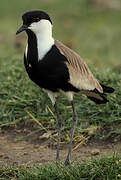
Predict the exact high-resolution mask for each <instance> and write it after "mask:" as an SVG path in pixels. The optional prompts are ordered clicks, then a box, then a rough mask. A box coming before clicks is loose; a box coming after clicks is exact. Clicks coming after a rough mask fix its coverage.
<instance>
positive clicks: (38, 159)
mask: <svg viewBox="0 0 121 180" xmlns="http://www.w3.org/2000/svg"><path fill="white" fill-rule="evenodd" d="M27 133H28V131H27ZM27 133H25V134H27ZM25 134H24V133H23V131H21V130H19V129H16V130H15V129H9V130H8V129H4V130H2V131H1V133H0V167H1V166H19V165H23V164H26V165H28V166H31V165H34V164H36V165H37V164H42V163H45V162H55V157H56V147H55V145H52V144H53V143H52V142H50V140H48V139H46V138H45V139H44V140H41V138H40V137H41V136H40V135H38V133H34V134H33V135H32V134H31V136H28V137H27V138H25V139H23V140H22V137H23V135H25ZM16 139H21V140H19V141H18V140H17V141H16ZM115 152H118V153H119V154H121V142H120V141H118V142H113V143H112V142H109V141H105V142H104V141H96V140H95V141H94V140H93V141H89V142H88V143H87V144H86V145H83V146H82V147H80V148H79V149H77V150H75V151H73V152H72V161H73V160H75V159H78V160H82V159H90V158H92V157H94V156H96V157H98V156H101V155H111V154H113V153H115ZM60 155H61V161H62V162H63V161H64V159H65V157H66V155H67V145H63V146H62V147H61V150H60Z"/></svg>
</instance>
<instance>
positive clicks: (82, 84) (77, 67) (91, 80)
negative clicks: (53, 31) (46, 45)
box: [55, 40, 103, 93]
mask: <svg viewBox="0 0 121 180" xmlns="http://www.w3.org/2000/svg"><path fill="white" fill-rule="evenodd" d="M55 45H56V47H57V48H58V49H59V50H60V52H61V54H63V55H64V56H65V57H66V58H67V59H68V62H66V65H67V67H68V69H69V74H70V81H69V82H70V83H71V84H72V85H73V86H75V87H76V88H78V89H80V90H94V89H95V88H96V89H97V90H98V91H99V92H100V93H103V89H102V87H101V85H100V84H99V82H98V81H97V79H96V78H95V77H94V76H93V74H92V73H91V71H90V70H89V68H88V66H87V64H86V63H85V62H84V61H83V60H82V59H81V58H80V56H79V55H78V54H77V53H75V52H74V51H73V50H71V49H70V48H68V47H67V46H65V45H64V44H63V43H61V42H60V41H58V40H55Z"/></svg>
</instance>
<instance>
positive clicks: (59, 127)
mask: <svg viewBox="0 0 121 180" xmlns="http://www.w3.org/2000/svg"><path fill="white" fill-rule="evenodd" d="M54 108H55V112H56V116H57V121H58V142H57V153H56V162H57V161H59V150H60V140H61V137H60V136H61V126H62V119H61V116H60V114H59V111H58V108H57V104H56V102H55V104H54Z"/></svg>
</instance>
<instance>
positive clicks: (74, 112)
mask: <svg viewBox="0 0 121 180" xmlns="http://www.w3.org/2000/svg"><path fill="white" fill-rule="evenodd" d="M71 105H72V110H73V127H72V132H71V135H70V143H69V148H68V154H67V158H66V161H65V163H64V164H65V166H67V165H69V161H70V156H71V150H72V142H73V136H74V131H75V128H76V124H77V119H78V116H77V112H76V109H75V107H74V103H73V101H72V102H71Z"/></svg>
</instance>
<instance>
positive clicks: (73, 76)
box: [16, 11, 114, 165]
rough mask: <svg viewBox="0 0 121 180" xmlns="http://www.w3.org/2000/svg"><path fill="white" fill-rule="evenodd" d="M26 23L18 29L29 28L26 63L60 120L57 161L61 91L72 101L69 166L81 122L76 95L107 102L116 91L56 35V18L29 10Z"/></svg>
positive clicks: (25, 17) (27, 30)
mask: <svg viewBox="0 0 121 180" xmlns="http://www.w3.org/2000/svg"><path fill="white" fill-rule="evenodd" d="M22 19H23V25H22V26H21V27H20V29H19V30H18V31H17V32H16V34H19V33H20V32H22V31H26V33H27V35H28V44H27V46H26V50H25V53H24V65H25V68H26V71H27V73H28V75H29V77H30V79H31V80H32V81H33V82H35V83H36V84H37V85H38V86H39V87H40V88H42V89H43V90H44V91H45V92H47V94H48V96H49V98H50V99H51V101H52V104H53V106H54V108H55V112H56V115H57V120H58V143H57V155H56V160H59V146H60V134H61V126H62V120H61V117H60V114H59V111H58V108H57V104H56V95H57V93H58V92H62V93H64V94H65V95H66V96H67V98H68V100H69V101H70V102H71V105H72V111H73V127H72V132H71V135H70V143H69V149H68V154H67V158H66V161H65V165H68V164H69V160H70V156H71V149H72V141H73V135H74V131H75V128H76V124H77V112H76V109H75V107H74V102H73V95H74V94H76V93H83V94H85V95H86V96H87V97H88V98H89V99H91V100H92V101H94V102H95V103H98V104H103V103H107V102H108V100H107V99H106V97H105V93H112V92H113V91H114V89H113V88H111V87H106V86H104V85H102V84H100V83H99V82H98V80H97V79H96V78H95V77H94V76H93V74H92V73H91V71H90V70H89V68H88V66H87V64H86V63H85V62H84V61H83V60H82V59H81V58H80V56H79V55H78V54H76V53H75V52H74V51H72V50H71V49H70V48H68V47H67V46H65V45H64V44H63V43H61V42H60V41H58V40H55V39H54V38H53V37H52V21H51V19H50V17H49V16H48V14H46V13H45V12H43V11H29V12H26V13H25V14H24V15H23V16H22Z"/></svg>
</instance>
